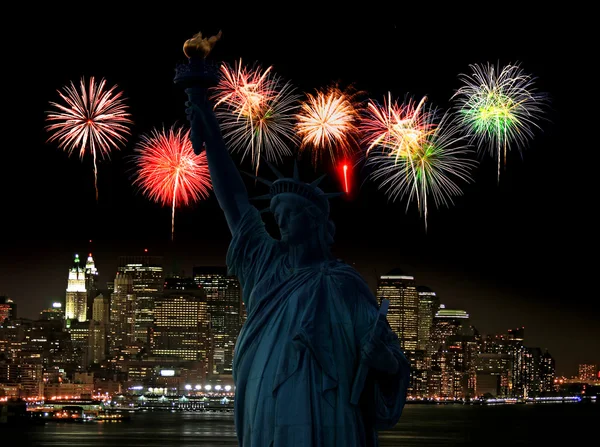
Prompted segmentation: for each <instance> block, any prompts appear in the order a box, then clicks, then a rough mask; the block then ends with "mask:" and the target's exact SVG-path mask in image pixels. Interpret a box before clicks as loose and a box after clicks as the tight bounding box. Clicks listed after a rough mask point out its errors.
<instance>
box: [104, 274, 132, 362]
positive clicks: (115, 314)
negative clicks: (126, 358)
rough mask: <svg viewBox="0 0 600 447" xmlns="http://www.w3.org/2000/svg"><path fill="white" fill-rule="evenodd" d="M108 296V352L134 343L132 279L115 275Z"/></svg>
mask: <svg viewBox="0 0 600 447" xmlns="http://www.w3.org/2000/svg"><path fill="white" fill-rule="evenodd" d="M113 284H114V285H113V292H112V293H111V294H110V350H111V352H113V351H116V350H121V349H123V348H125V347H126V346H130V345H132V344H133V343H134V342H135V310H136V299H135V294H134V293H133V278H132V276H131V275H130V274H125V273H119V272H118V273H117V276H116V277H115V280H114V283H113Z"/></svg>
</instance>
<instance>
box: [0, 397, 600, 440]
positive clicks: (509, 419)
mask: <svg viewBox="0 0 600 447" xmlns="http://www.w3.org/2000/svg"><path fill="white" fill-rule="evenodd" d="M599 428H600V404H578V403H567V404H535V405H533V404H527V405H498V406H468V405H407V406H406V407H405V409H404V414H403V415H402V419H401V420H400V422H399V424H398V425H397V426H396V427H395V428H394V430H390V431H385V432H380V435H379V439H380V444H381V445H382V446H420V447H423V446H460V445H469V446H491V445H493V446H555V445H580V443H581V442H582V441H583V440H585V439H596V440H598V436H597V435H594V433H598V429H599ZM590 436H591V438H590ZM235 445H237V442H236V439H235V429H234V425H233V416H232V415H231V414H218V413H215V414H210V413H180V412H178V413H165V412H143V413H135V414H133V415H132V418H131V420H130V421H128V422H109V423H84V424H77V423H70V424H69V423H54V422H53V423H47V424H46V425H41V426H30V427H27V428H25V427H23V428H17V427H10V426H8V427H7V426H6V425H0V446H2V447H13V446H15V447H17V446H23V447H25V446H44V447H50V446H52V447H58V446H76V447H88V446H89V447H99V446H111V447H126V446H127V447H129V446H131V447H142V446H148V447H167V446H207V447H210V446H235Z"/></svg>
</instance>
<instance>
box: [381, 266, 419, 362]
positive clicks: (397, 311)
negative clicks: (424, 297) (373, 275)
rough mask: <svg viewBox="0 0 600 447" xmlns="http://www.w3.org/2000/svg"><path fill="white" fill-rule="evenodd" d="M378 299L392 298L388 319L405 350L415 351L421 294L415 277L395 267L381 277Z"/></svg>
mask: <svg viewBox="0 0 600 447" xmlns="http://www.w3.org/2000/svg"><path fill="white" fill-rule="evenodd" d="M376 295H377V301H378V302H379V303H381V300H382V299H383V298H387V299H388V300H390V306H389V309H388V314H387V319H388V321H389V323H390V326H391V327H392V330H393V331H394V332H395V333H396V334H397V335H398V337H399V338H400V346H401V348H402V350H403V351H415V350H416V349H417V346H418V336H419V295H418V293H417V288H416V285H415V278H414V277H413V276H410V275H406V274H404V273H403V272H402V270H400V269H394V270H392V271H391V272H389V273H388V274H387V275H383V276H381V277H380V278H379V283H378V285H377V292H376Z"/></svg>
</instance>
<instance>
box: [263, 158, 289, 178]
mask: <svg viewBox="0 0 600 447" xmlns="http://www.w3.org/2000/svg"><path fill="white" fill-rule="evenodd" d="M264 162H265V163H266V164H267V166H268V167H269V168H270V169H271V171H273V174H275V175H276V176H277V178H278V179H279V178H285V176H284V175H283V174H282V173H281V172H279V171H278V170H277V168H276V167H275V165H274V164H273V163H271V162H270V161H269V160H267V159H264Z"/></svg>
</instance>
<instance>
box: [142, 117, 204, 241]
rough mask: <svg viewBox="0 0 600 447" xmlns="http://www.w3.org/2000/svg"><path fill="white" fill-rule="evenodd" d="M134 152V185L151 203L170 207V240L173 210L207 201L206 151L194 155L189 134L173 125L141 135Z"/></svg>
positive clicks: (173, 218) (172, 228) (172, 232)
mask: <svg viewBox="0 0 600 447" xmlns="http://www.w3.org/2000/svg"><path fill="white" fill-rule="evenodd" d="M134 151H135V152H136V155H135V157H136V159H135V163H136V166H137V168H138V169H137V173H136V176H135V178H134V181H133V184H134V185H135V186H138V187H139V188H140V190H141V191H142V193H143V194H144V195H145V196H146V197H148V198H149V199H150V200H152V201H154V202H156V203H158V204H160V205H162V206H170V207H171V210H172V211H171V240H172V239H173V238H174V235H175V208H178V207H181V206H188V205H192V204H194V203H196V202H198V201H199V200H201V199H205V198H207V197H208V196H209V194H210V190H211V189H212V184H211V181H210V174H209V171H208V163H207V161H206V152H202V154H200V155H196V154H194V149H193V147H192V142H191V141H190V131H189V130H187V131H186V130H184V129H183V128H182V127H179V128H176V127H175V126H173V127H171V129H169V131H165V130H164V129H163V130H162V131H158V130H156V129H154V130H153V131H152V132H151V134H150V135H149V136H148V135H142V136H141V141H140V142H139V143H138V144H137V146H136V147H135V149H134Z"/></svg>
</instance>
